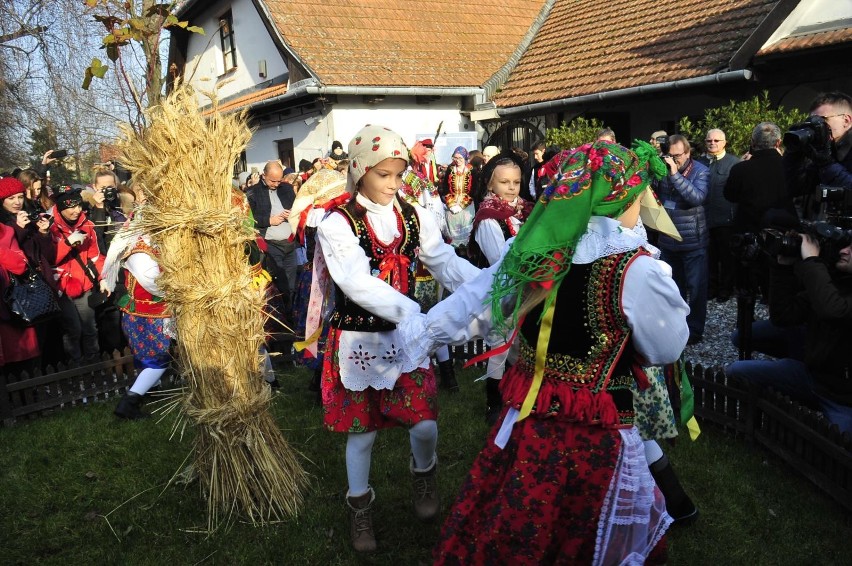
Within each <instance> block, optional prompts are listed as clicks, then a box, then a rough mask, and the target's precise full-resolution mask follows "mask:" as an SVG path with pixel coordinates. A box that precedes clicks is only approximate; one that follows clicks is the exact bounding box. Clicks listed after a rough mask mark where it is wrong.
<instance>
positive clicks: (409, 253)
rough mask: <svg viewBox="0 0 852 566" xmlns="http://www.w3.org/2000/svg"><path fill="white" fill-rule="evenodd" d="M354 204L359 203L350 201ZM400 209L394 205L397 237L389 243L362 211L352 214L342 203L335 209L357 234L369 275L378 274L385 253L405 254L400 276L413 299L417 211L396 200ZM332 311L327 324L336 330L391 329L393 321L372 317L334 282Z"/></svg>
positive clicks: (417, 224)
mask: <svg viewBox="0 0 852 566" xmlns="http://www.w3.org/2000/svg"><path fill="white" fill-rule="evenodd" d="M353 204H354V206H360V205H358V204H356V203H353ZM400 204H401V207H400V208H401V209H402V212H400V210H398V209H397V208H396V207H394V212H395V214H396V217H397V225H398V228H399V233H400V237H399V238H397V239H395V240H394V241H393V242H392V243H390V244H385V243H383V242H381V241H379V239H378V238H377V237H376V235H375V233H374V232H373V229H372V227H371V226H370V225H369V223H368V222H367V217H366V215H365V214H363V215H356V214H353V213H352V211H351V210H350V208H348V207H347V206H346V205H344V206H340V207H338V208H336V209H335V210H336V211H337V212H339V213H341V214H343V216H344V217H345V218H346V220H347V221H348V222H349V226H350V227H351V228H352V231H353V232H354V233H355V235H356V236H357V237H358V243H359V244H360V246H361V248H362V249H363V250H364V253H365V254H367V257H368V258H369V259H370V273H371V275H373V277H379V276H380V273H381V268H380V265H381V262H382V259H384V258H385V257H386V256H388V255H391V254H398V255H403V256H405V257H407V258H408V259H409V260H410V263H409V265H408V268H407V269H406V270H405V273H404V274H400V276H402V277H405V278H407V287H408V292H407V296H408V297H409V298H410V299H412V300H415V299H414V284H415V278H414V270H415V265H416V263H417V262H416V250H417V248H419V247H420V220H419V218H418V217H417V212H416V211H415V210H414V208H413V207H412V206H411V205H409V204H406V203H400ZM390 278H391V275H388V276H387V277H386V278H385V279H383V280H384V281H385V283H388V284H391V281H390ZM334 298H335V303H334V311H332V313H331V316H330V317H329V324H330V325H331V326H332V327H333V328H337V329H339V330H358V331H361V332H381V331H385V330H393V329H394V328H396V324H394V323H393V322H390V321H388V320H385V319H383V318H382V317H380V316H376V315H375V314H373V313H371V312H370V311H368V310H366V309H365V308H363V307H361V306H360V305H358V304H357V303H356V302H355V301H353V300H352V299H350V298H349V297H348V296H346V295H345V294H344V293H343V291H341V290H340V287H338V286H337V285H334Z"/></svg>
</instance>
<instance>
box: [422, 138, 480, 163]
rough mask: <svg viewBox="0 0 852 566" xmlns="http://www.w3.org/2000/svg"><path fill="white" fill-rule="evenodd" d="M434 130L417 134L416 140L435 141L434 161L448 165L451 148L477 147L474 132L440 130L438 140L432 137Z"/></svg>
mask: <svg viewBox="0 0 852 566" xmlns="http://www.w3.org/2000/svg"><path fill="white" fill-rule="evenodd" d="M434 137H435V132H432V133H431V134H417V136H416V139H417V141H420V140H425V139H431V140H432V141H433V143H435V161H437V162H438V163H441V164H443V165H448V164H449V163H450V162H451V161H452V160H453V150H454V149H455V148H457V147H458V146H462V147H464V148H465V149H466V150H468V151H472V150H474V149H479V141H478V140H477V139H476V132H441V135H440V136H438V141H437V142H435V140H434V139H433V138H434Z"/></svg>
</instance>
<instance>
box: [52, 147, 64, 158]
mask: <svg viewBox="0 0 852 566" xmlns="http://www.w3.org/2000/svg"><path fill="white" fill-rule="evenodd" d="M49 157H50V158H51V159H62V158H63V157H68V150H67V149H54V150H53V151H51V152H50V156H49Z"/></svg>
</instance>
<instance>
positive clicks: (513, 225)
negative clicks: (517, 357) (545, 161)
mask: <svg viewBox="0 0 852 566" xmlns="http://www.w3.org/2000/svg"><path fill="white" fill-rule="evenodd" d="M522 171H523V161H522V160H521V159H520V157H518V156H517V155H516V154H515V153H514V152H511V151H509V152H505V153H504V154H503V155H499V156H496V157H494V158H492V159H489V160H488V163H486V164H485V167H484V168H483V169H482V174H481V176H480V177H479V182H480V185H484V188H483V189H484V190H482V191H481V193H482V194H486V195H487V196H486V197H485V199H484V200H483V201H482V204H480V205H479V210H477V211H476V216H475V217H474V219H473V231H472V232H471V234H470V236H471V237H470V245H469V246H468V257H469V258H470V260H471V261H472V262H473V264H474V265H476V266H477V267H482V268H485V267H488V266H490V265H494V264H495V263H497V261H499V259H500V257H501V256H502V255H503V251H504V248H505V247H506V240H508V239H509V238H513V237H515V236H516V235H517V233H518V229H520V227H521V225H522V224H523V223H524V221H525V220H526V219H527V216H529V215H530V212H532V207H533V203H531V202H529V201H525V200H524V199H522V198H521V197H520V196H519V195H520V190H521V180H522V178H523V173H522ZM507 355H508V351H504V352H502V353H501V354H499V355H495V356H492V357H490V358H488V371H487V373H486V376H487V377H486V379H485V398H486V405H485V419H486V420H487V421H488V423H489V424H494V423H495V422H496V421H497V417H498V416H499V415H500V409H501V408H502V407H503V401H502V399H501V398H500V390H499V383H500V381H499V380H500V378H501V377H502V368H503V366H504V364H505V361H506V357H507Z"/></svg>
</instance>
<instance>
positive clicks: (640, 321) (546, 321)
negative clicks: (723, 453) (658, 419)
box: [398, 141, 689, 564]
mask: <svg viewBox="0 0 852 566" xmlns="http://www.w3.org/2000/svg"><path fill="white" fill-rule="evenodd" d="M555 159H557V162H556V164H555V169H556V175H555V179H554V182H553V183H552V184H551V185H550V186H548V187H547V189H546V190H545V191H544V193H543V194H542V195H541V197H540V199H539V201H538V203H537V204H536V207H535V208H534V209H533V212H532V213H531V214H530V217H529V218H528V219H527V221H526V223H524V225H523V226H522V227H521V228H520V230H519V231H518V235H517V236H516V238H515V240H514V242H512V244H511V246H509V248H508V250H507V251H506V253H505V255H504V256H503V258H502V259H501V260H500V261H499V262H498V263H496V264H495V265H493V266H491V267H489V268H488V269H485V270H483V271H482V272H481V273H480V275H479V276H477V278H476V279H474V280H472V281H470V282H469V283H468V284H466V285H463V286H462V287H461V288H459V289H457V290H456V291H455V293H453V295H452V296H450V297H449V298H448V299H446V300H444V301H442V302H441V303H439V304H438V305H436V306H435V307H434V308H433V309H432V310H431V311H429V313H428V314H426V315H415V316H413V317H409V318H407V319H405V320H403V321H402V322H401V323H400V325H399V327H398V330H399V333H400V335H401V336H402V337H403V343H402V345H403V351H404V352H405V353H406V356H411V357H412V358H418V357H420V355H421V352H424V351H425V352H428V351H430V350H431V349H433V348H434V347H435V346H436V345H437V344H443V343H451V344H453V343H460V342H464V341H467V340H470V339H472V338H474V337H487V336H489V335H491V336H492V337H493V336H495V335H497V336H500V340H502V341H507V342H508V343H512V342H513V341H514V340H515V339H517V341H518V342H519V358H518V361H517V363H516V364H515V365H513V366H512V367H511V368H510V369H509V370H508V371H507V372H506V374H505V375H504V377H503V379H502V380H501V384H500V392H501V394H502V397H503V399H504V400H505V406H504V408H503V410H502V412H501V415H500V419H499V420H498V422H497V424H495V426H494V427H493V429H492V431H491V433H490V434H489V438H488V442H487V445H486V447H485V448H484V449H483V450H482V451H481V452H480V454H479V455H478V456H477V458H476V460H475V461H474V464H473V467H472V469H471V471H470V473H469V475H468V477H467V479H466V480H465V482H464V483H463V485H462V488H461V491H460V493H459V495H458V498H457V499H456V502H455V504H454V505H453V508H452V509H451V510H450V513H449V516H448V517H447V519H446V522H445V523H444V526H443V529H442V533H441V539H440V541H439V543H438V545H437V547H436V549H435V552H434V558H435V563H436V564H507V563H511V564H641V563H643V562H645V560H646V559H647V558H648V556H649V554H651V552H652V550H653V549H654V548H655V547H656V546H657V545H658V543H659V542H660V541H661V540H662V537H663V535H664V533H665V531H666V530H667V529H668V527H669V525H670V524H671V521H672V519H671V517H670V516H669V515H668V513H667V512H666V507H665V501H664V498H663V496H662V494H661V492H660V491H659V489H658V488H657V486H656V484H655V482H654V479H653V477H652V476H651V473H650V470H649V468H648V462H647V460H646V457H645V450H644V444H643V442H642V439H641V437H640V435H639V432H638V430H637V429H636V427H635V426H634V418H635V412H634V407H633V393H632V388H633V387H635V386H638V387H639V388H645V387H647V386H648V383H647V379H646V377H645V374H644V372H642V371H641V369H640V367H641V366H643V365H646V366H647V365H658V364H666V363H671V362H673V361H675V360H677V359H678V357H679V356H680V353H681V351H682V350H683V347H684V346H685V344H686V340H687V338H688V335H689V330H688V328H687V325H686V314H687V312H688V307H687V306H686V304H685V303H684V301H683V299H682V298H681V297H680V293H679V292H678V289H677V286H676V285H675V284H674V281H673V280H672V278H671V275H670V273H671V272H670V270H669V269H667V266H666V265H665V264H663V263H662V262H659V261H658V260H657V259H655V257H654V255H653V252H652V250H653V248H652V247H651V246H649V245H648V243H647V236H646V233H645V228H644V225H643V223H642V221H641V220H640V218H639V213H640V204H641V203H640V198H639V197H640V195H641V194H642V193H643V192H644V191H646V190H647V187H648V184H649V183H650V181H651V179H652V177H656V176H658V175H662V174H664V173H665V170H664V166H663V165H662V162H661V161H660V160H659V158H658V157H657V154H656V151H654V149H653V148H652V147H651V146H650V145H649V144H646V143H644V142H636V143H635V144H634V150H633V151H631V150H629V149H627V148H624V147H622V146H620V145H617V144H615V143H611V142H606V141H600V142H596V143H594V144H587V145H584V146H581V147H579V148H576V149H573V150H569V151H566V152H563V153H562V154H560V155H559V156H558V157H557V158H555ZM483 304H485V305H486V308H483ZM512 329H515V330H514V333H513V335H512V336H511V337H509V334H510V330H512ZM507 337H508V340H507ZM491 341H492V342H495V341H496V340H494V339H493V338H492V339H491Z"/></svg>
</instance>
